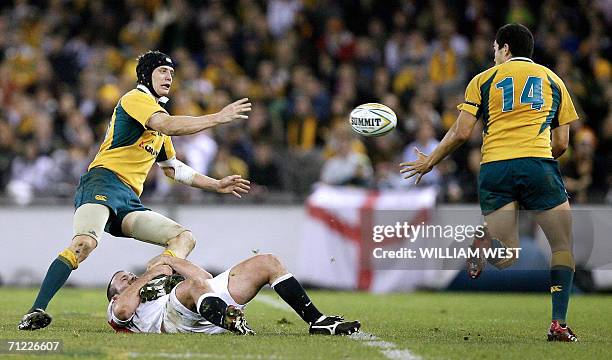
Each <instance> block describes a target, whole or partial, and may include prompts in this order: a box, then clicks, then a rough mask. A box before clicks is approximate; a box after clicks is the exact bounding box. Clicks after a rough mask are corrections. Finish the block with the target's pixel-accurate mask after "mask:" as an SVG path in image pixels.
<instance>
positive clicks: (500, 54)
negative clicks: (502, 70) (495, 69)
mask: <svg viewBox="0 0 612 360" xmlns="http://www.w3.org/2000/svg"><path fill="white" fill-rule="evenodd" d="M507 47H508V46H507V45H504V46H503V47H501V48H500V47H499V44H497V41H493V50H494V51H495V65H499V64H503V63H505V62H506V60H508V50H507Z"/></svg>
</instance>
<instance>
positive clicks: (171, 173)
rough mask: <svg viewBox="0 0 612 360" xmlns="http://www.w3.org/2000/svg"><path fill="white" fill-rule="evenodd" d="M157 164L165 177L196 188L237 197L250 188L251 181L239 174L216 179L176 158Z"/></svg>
mask: <svg viewBox="0 0 612 360" xmlns="http://www.w3.org/2000/svg"><path fill="white" fill-rule="evenodd" d="M158 164H159V166H161V168H162V170H163V171H164V174H165V175H166V176H167V177H169V178H171V179H173V180H175V181H177V182H180V183H182V184H185V185H189V186H192V187H195V188H198V189H202V190H208V191H215V192H218V193H220V194H232V195H234V196H236V197H238V198H241V197H242V194H247V193H248V192H249V190H251V186H250V184H251V182H250V181H248V180H246V179H243V178H242V177H241V176H240V175H230V176H226V177H224V178H223V179H220V180H217V179H214V178H211V177H209V176H206V175H202V174H200V173H198V172H197V171H195V170H193V169H192V168H191V167H189V166H188V165H186V164H184V163H183V162H181V161H179V160H177V159H170V160H166V161H162V162H159V163H158Z"/></svg>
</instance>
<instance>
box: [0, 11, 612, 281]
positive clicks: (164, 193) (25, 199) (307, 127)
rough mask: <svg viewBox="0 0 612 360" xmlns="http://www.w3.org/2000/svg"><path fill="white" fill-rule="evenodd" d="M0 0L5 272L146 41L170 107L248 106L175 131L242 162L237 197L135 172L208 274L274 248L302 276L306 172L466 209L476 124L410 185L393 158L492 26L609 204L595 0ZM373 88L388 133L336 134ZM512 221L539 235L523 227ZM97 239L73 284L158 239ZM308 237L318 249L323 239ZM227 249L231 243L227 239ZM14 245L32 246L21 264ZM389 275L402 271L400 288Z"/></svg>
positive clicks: (48, 248) (410, 142) (51, 227)
mask: <svg viewBox="0 0 612 360" xmlns="http://www.w3.org/2000/svg"><path fill="white" fill-rule="evenodd" d="M0 9H1V11H0V33H2V34H3V35H2V36H1V37H0V74H1V76H0V104H1V106H0V193H1V197H0V203H1V205H2V206H1V207H0V213H1V214H2V216H1V217H0V227H1V228H2V229H3V233H4V236H3V244H7V245H6V246H8V249H9V250H10V251H4V252H3V255H2V263H3V267H2V272H1V273H0V276H2V277H3V279H1V280H2V281H3V283H5V284H10V285H29V284H34V283H37V282H39V281H40V280H41V279H42V276H43V274H44V271H45V270H46V266H47V264H48V262H49V261H50V260H51V259H52V258H53V257H54V256H55V255H56V254H57V252H58V251H59V250H61V249H62V248H63V246H65V245H66V244H67V243H68V241H69V239H70V236H71V225H70V224H71V215H72V208H71V204H72V196H73V194H74V190H75V187H76V184H77V183H78V179H79V177H80V175H81V174H82V173H83V172H84V171H85V170H86V167H87V165H88V164H89V162H90V161H91V159H92V158H93V156H94V155H95V153H96V151H97V150H98V144H99V143H100V141H101V139H102V138H103V136H104V133H105V131H106V127H107V125H108V121H109V117H110V114H111V113H112V110H113V108H114V106H115V105H116V103H117V100H118V99H119V97H120V96H121V95H122V94H123V93H124V92H126V91H127V90H129V89H131V88H133V87H134V84H135V73H134V69H135V64H136V62H135V59H136V57H137V56H138V55H139V54H140V53H143V52H145V51H146V50H148V49H159V50H161V51H164V52H166V53H168V54H170V55H171V56H172V58H173V59H174V60H175V61H176V62H177V63H178V67H177V69H176V76H175V79H174V84H173V86H172V90H171V106H172V110H171V113H172V114H187V115H199V114H203V113H210V112H214V111H218V110H220V108H221V107H222V106H223V105H225V104H227V103H229V102H230V101H231V100H233V99H238V98H241V97H249V98H250V99H252V101H253V103H254V108H253V111H252V112H251V114H250V116H249V119H248V120H247V121H244V122H239V121H236V122H233V123H232V124H230V125H227V126H219V127H217V128H215V129H213V130H212V131H207V132H204V133H201V134H198V135H194V136H188V137H180V138H179V137H175V138H174V142H175V146H176V148H177V152H178V157H179V158H181V159H183V160H184V161H185V162H186V163H188V164H189V165H191V166H192V167H193V168H195V169H197V170H198V171H200V172H202V173H205V174H209V175H210V176H214V177H222V176H225V175H229V174H233V173H238V174H241V175H242V176H243V177H245V178H248V179H250V180H251V181H252V183H253V189H252V192H251V194H249V195H248V196H245V197H244V198H243V199H241V200H234V199H231V198H230V197H222V196H219V195H216V194H210V193H204V192H201V191H197V190H194V189H189V188H186V187H184V186H181V185H173V184H171V183H169V182H168V181H167V180H166V179H165V177H163V176H161V175H162V174H161V171H159V169H157V168H154V169H153V171H152V172H151V174H150V177H149V178H148V180H147V183H146V185H145V190H144V193H143V201H144V203H145V205H148V206H150V207H152V208H154V209H156V210H158V211H161V212H163V213H166V214H168V215H170V216H172V217H174V218H176V219H178V220H179V221H181V222H183V223H184V224H185V225H186V226H187V227H190V228H192V229H193V230H194V233H195V235H196V237H197V238H198V239H199V245H198V247H197V250H196V252H195V253H194V255H193V257H192V258H193V259H194V261H196V262H198V263H200V264H202V265H204V266H206V267H207V268H211V267H212V270H216V271H218V270H221V269H222V268H223V267H224V266H228V265H230V264H231V263H233V262H235V261H237V260H239V259H240V258H244V257H246V256H248V255H249V254H252V253H256V252H259V251H274V252H276V253H279V255H281V257H283V258H284V259H285V260H286V261H287V262H288V263H289V265H290V267H294V268H296V274H297V275H306V270H300V269H309V268H313V266H312V262H311V261H312V257H310V258H308V257H307V258H304V256H305V255H312V254H315V255H316V254H317V253H318V251H320V248H314V247H312V246H311V247H305V245H308V244H310V245H312V243H314V242H316V241H313V239H312V232H311V229H310V228H307V229H304V222H306V221H310V220H312V219H309V218H308V216H309V214H310V212H309V211H308V204H310V203H311V202H310V200H312V195H311V194H312V193H313V191H316V189H320V188H322V187H324V186H325V185H322V184H327V185H333V186H335V188H334V189H336V190H337V192H335V193H334V194H335V195H338V196H339V197H338V199H337V203H336V204H337V205H338V206H341V205H343V204H346V202H345V201H346V199H345V198H342V197H341V196H340V195H341V194H342V193H343V192H344V191H349V192H351V191H357V192H360V194H362V195H363V194H370V193H373V192H377V193H380V194H385V193H386V194H390V195H389V196H392V197H396V196H399V197H402V196H404V198H406V199H411V197H412V196H413V195H414V196H430V199H429V200H431V202H430V203H431V207H432V208H434V206H437V208H438V209H440V208H441V209H452V204H460V205H465V204H472V205H469V206H468V207H469V208H470V209H475V208H476V205H475V203H476V201H477V195H476V180H477V173H478V162H479V159H480V149H479V147H480V145H481V137H480V133H479V131H474V133H473V137H472V138H471V139H470V140H469V141H468V143H466V144H465V145H464V146H463V147H462V148H461V149H460V150H459V151H457V152H456V153H455V154H454V155H453V156H451V157H450V158H449V159H447V160H445V161H444V162H443V163H442V164H440V166H439V167H438V168H437V169H436V170H435V171H433V172H432V173H430V174H428V175H427V176H426V177H425V178H424V182H423V184H422V185H421V186H420V187H419V188H414V187H413V185H412V184H411V182H407V181H401V178H400V177H399V174H398V167H397V164H398V163H399V162H401V161H405V160H409V159H410V157H411V156H412V148H413V147H414V146H415V145H417V146H418V147H419V148H420V149H422V150H423V151H424V152H426V153H427V152H430V151H431V150H432V149H433V148H434V147H435V145H436V144H437V142H438V140H439V139H441V137H442V136H443V134H444V132H445V131H446V130H447V129H448V128H449V126H450V125H451V124H452V123H453V121H454V120H455V118H456V115H457V111H456V108H455V106H456V105H457V104H458V103H459V102H461V100H462V98H463V91H464V89H465V85H466V84H467V82H468V81H469V79H470V78H471V77H472V76H474V75H475V74H477V73H479V72H480V71H482V70H484V69H485V68H487V67H489V66H491V65H492V64H493V52H492V40H493V39H494V35H495V31H496V29H497V28H498V27H499V26H500V25H502V24H504V23H507V22H521V23H523V24H525V25H527V26H528V27H530V29H531V30H532V31H533V32H534V35H535V39H536V49H535V55H534V60H535V61H536V62H538V63H540V64H543V65H546V66H548V67H549V68H551V69H552V70H553V71H555V72H556V73H557V74H558V75H559V76H560V77H561V78H562V79H563V80H564V81H565V83H566V85H567V87H568V89H569V91H570V93H571V94H572V98H573V100H574V103H575V105H576V107H577V109H578V112H579V115H580V119H581V120H580V121H577V122H574V123H572V131H571V145H570V149H569V150H568V152H567V153H566V154H565V155H564V156H563V157H562V158H561V159H560V164H561V168H562V172H563V174H564V177H565V182H566V185H567V188H568V191H569V193H570V196H571V202H572V203H573V204H574V205H577V206H583V208H584V207H585V206H586V207H588V208H592V207H593V206H596V208H597V209H602V211H608V214H609V210H610V203H612V191H611V189H610V188H609V185H610V183H611V182H612V153H611V146H612V113H611V112H610V106H611V104H612V82H611V81H610V76H611V72H612V67H611V64H610V50H611V44H610V38H609V33H608V32H607V29H609V27H610V22H611V21H612V5H611V4H610V2H609V1H605V0H602V1H554V0H547V1H544V2H542V3H541V4H536V3H535V2H528V1H520V0H513V1H501V2H495V5H492V3H491V2H487V1H481V0H471V1H333V2H323V1H292V0H271V1H207V2H196V1H192V2H190V1H182V0H179V1H155V0H150V1H144V0H143V1H138V0H132V1H125V2H121V1H111V2H106V1H59V0H56V1H49V2H45V1H13V2H5V3H3V5H1V7H0ZM371 101H376V102H381V103H384V104H386V105H388V106H390V107H391V108H392V109H394V110H395V112H396V113H397V115H398V128H397V129H396V131H394V132H393V133H391V134H389V135H386V136H384V137H381V138H373V139H366V138H363V137H358V136H356V135H355V134H353V133H352V132H351V131H350V128H349V127H348V121H347V115H348V113H349V112H350V110H351V109H352V108H353V107H354V106H356V105H358V104H360V103H364V102H371ZM432 189H433V190H434V191H435V193H434V195H433V197H431V196H432V195H431V192H430V190H432ZM402 194H403V195H402ZM423 194H425V195H423ZM309 196H310V197H309ZM429 200H427V201H429ZM424 201H425V200H424ZM409 202H410V200H407V201H406V203H409ZM331 207H332V208H333V207H334V206H333V204H332V205H331ZM399 209H402V207H401V206H400V207H399ZM527 233H528V235H527V237H528V238H537V237H538V236H537V232H536V231H534V228H533V227H532V226H528V231H527ZM106 240H107V243H106V244H102V246H100V247H99V249H97V250H96V252H95V253H94V254H93V255H92V257H90V259H88V260H87V261H86V262H85V263H84V264H83V266H82V267H81V269H80V270H79V271H77V272H75V274H73V276H72V277H71V280H70V281H73V282H74V283H76V284H90V285H99V284H102V283H104V282H105V281H106V278H107V276H106V273H108V275H109V276H110V274H112V273H113V272H114V270H115V269H116V267H120V266H128V267H130V268H131V269H133V268H134V266H135V265H134V264H136V263H138V264H143V263H144V261H146V259H147V258H148V257H151V256H153V255H155V254H156V253H157V252H159V249H157V248H154V247H152V246H149V245H145V244H142V243H136V242H133V241H126V240H125V239H122V240H118V239H111V237H110V236H109V235H105V241H106ZM315 240H318V243H319V244H321V247H323V248H325V243H324V239H315ZM103 242H104V241H103ZM228 247H235V248H240V249H241V251H242V252H241V253H237V252H233V253H232V254H228V251H227V249H228ZM336 250H338V249H336ZM344 250H346V252H344ZM338 251H339V253H340V255H337V254H336V255H333V256H332V257H331V258H330V257H327V258H325V261H324V262H325V264H324V265H325V266H331V270H329V271H336V272H337V271H338V268H337V266H340V265H339V264H341V265H345V266H347V267H349V268H350V267H351V266H355V265H354V264H353V265H351V264H350V263H351V261H353V260H350V259H349V260H346V259H345V260H346V263H343V256H344V255H345V256H346V258H347V259H348V258H350V257H354V256H355V254H353V253H351V251H355V250H354V249H352V250H351V249H340V250H338ZM533 251H534V252H536V253H537V252H539V251H540V250H537V249H534V250H533ZM15 253H28V254H30V255H29V262H28V263H27V264H24V263H23V261H20V260H19V257H15V256H14V254H15ZM233 256H236V257H233ZM110 259H112V260H110ZM353 262H355V261H353ZM357 262H358V261H357ZM330 264H331V265H330ZM109 266H110V268H109ZM325 266H323V265H322V266H321V267H320V268H321V269H322V268H324V267H325ZM334 266H336V267H334ZM326 269H327V268H326ZM587 270H588V269H587ZM326 274H329V272H328V270H321V271H319V272H318V273H316V274H314V275H313V274H311V275H312V276H311V277H310V279H308V280H309V282H311V283H313V284H314V285H320V286H329V287H338V288H349V289H353V288H361V289H364V287H363V286H362V285H363V284H362V283H361V280H360V279H359V276H360V275H359V274H357V275H351V274H346V279H347V280H346V282H341V283H339V284H338V283H329V282H328V279H329V275H326ZM343 276H344V275H343ZM366 276H367V274H366ZM436 276H437V275H436ZM585 276H586V280H585V282H584V283H583V284H582V285H583V286H584V288H585V289H587V290H593V289H594V288H597V287H598V286H594V285H593V284H592V277H591V276H590V272H589V271H586V272H585ZM100 277H102V279H101V278H100ZM339 277H342V276H339ZM425 277H426V275H423V277H422V278H425ZM307 278H308V277H307ZM394 278H395V280H393V281H395V282H394V284H398V285H397V286H395V287H393V286H391V287H390V288H386V289H387V290H389V289H390V290H410V289H412V288H415V287H422V286H424V283H423V282H419V281H418V279H417V280H414V281H412V280H407V279H406V276H405V275H396V276H394ZM422 278H421V277H420V278H419V279H422ZM527 279H528V277H523V278H522V279H519V280H518V281H517V282H513V283H512V286H516V285H517V284H519V285H520V284H523V285H525V284H526V283H528V282H527ZM429 280H430V281H429V282H425V285H426V287H436V288H445V287H447V286H449V284H450V282H451V280H452V279H449V280H447V281H445V282H444V284H443V285H439V284H437V285H435V286H434V285H432V284H434V283H435V282H434V281H431V279H429ZM531 280H533V278H532V279H531ZM540 280H541V281H540V282H538V283H537V284H536V285H535V286H532V287H529V286H524V287H521V286H518V287H516V289H531V290H534V289H537V290H541V289H543V288H545V281H546V280H545V277H543V278H542V279H540ZM589 281H591V283H589ZM406 282H408V283H410V284H411V285H410V286H402V285H401V284H404V285H405V284H406ZM577 282H578V284H580V281H579V280H577ZM604 283H606V281H604ZM504 284H507V283H504ZM585 284H586V285H585ZM607 284H608V285H607V286H610V280H609V279H608V280H607ZM599 288H601V287H599ZM604 288H605V286H604ZM366 289H367V287H366Z"/></svg>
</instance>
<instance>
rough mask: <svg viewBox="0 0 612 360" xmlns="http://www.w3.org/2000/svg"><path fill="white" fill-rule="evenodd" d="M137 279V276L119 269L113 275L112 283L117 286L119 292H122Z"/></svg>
mask: <svg viewBox="0 0 612 360" xmlns="http://www.w3.org/2000/svg"><path fill="white" fill-rule="evenodd" d="M137 279H138V276H136V275H134V273H131V272H128V271H121V272H119V273H117V275H115V278H114V279H113V285H114V286H115V287H116V288H117V291H118V292H119V294H121V293H122V292H123V290H125V289H126V288H127V287H128V286H130V285H131V284H132V283H133V282H134V281H136V280H137Z"/></svg>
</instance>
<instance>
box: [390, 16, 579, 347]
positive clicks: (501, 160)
mask: <svg viewBox="0 0 612 360" xmlns="http://www.w3.org/2000/svg"><path fill="white" fill-rule="evenodd" d="M533 44H534V40H533V35H532V34H531V32H530V31H529V29H527V28H526V27H525V26H523V25H520V24H508V25H504V26H502V27H501V28H500V29H499V30H498V32H497V35H496V36H495V41H494V43H493V49H494V51H495V66H493V67H492V68H490V69H488V70H485V71H483V72H482V73H480V74H478V75H476V76H475V77H474V78H473V79H472V80H471V81H470V83H469V84H468V86H467V89H466V91H465V101H464V102H463V103H462V104H460V105H459V106H458V109H459V110H460V111H461V113H460V114H459V117H458V118H457V121H456V122H455V123H454V124H453V126H452V127H451V128H450V129H449V131H448V132H447V133H446V135H445V136H444V139H442V141H441V142H440V144H439V145H438V146H437V147H436V149H435V150H434V151H433V152H432V153H431V154H430V155H425V154H423V153H421V152H420V151H418V149H416V151H417V155H418V159H417V160H416V161H411V162H406V163H402V164H400V166H402V167H404V168H403V169H402V170H401V173H406V174H407V175H406V178H410V177H412V176H417V180H416V182H417V183H418V182H419V180H420V179H421V177H423V175H425V174H427V173H428V172H429V171H431V169H432V168H433V167H434V166H435V165H436V164H438V163H439V162H440V161H441V160H442V159H444V158H445V157H446V156H448V155H449V154H450V153H452V152H453V151H455V150H456V149H457V148H458V147H459V146H461V144H463V143H464V142H465V141H466V140H467V139H468V138H469V137H470V135H471V133H472V129H473V128H474V125H475V124H476V121H477V120H478V118H479V117H481V116H482V121H483V125H484V127H483V132H482V136H483V145H482V161H481V165H480V174H479V177H478V192H479V194H478V197H479V200H480V208H481V210H482V213H483V215H484V217H485V224H486V227H485V230H486V231H485V234H486V236H484V237H483V238H476V239H474V244H473V245H472V246H473V247H475V248H479V249H482V248H517V247H518V246H519V238H518V209H519V206H521V207H523V208H524V209H526V210H536V211H537V214H536V221H537V222H538V224H539V225H540V227H541V228H542V230H543V231H544V234H545V235H546V238H547V239H548V242H549V244H550V249H551V252H552V257H551V264H550V277H551V287H550V293H551V297H552V322H551V325H550V328H549V331H548V340H549V341H577V340H578V338H577V337H576V335H575V334H574V333H573V332H572V330H571V329H570V328H569V327H567V326H566V321H565V320H566V315H567V307H568V303H569V297H570V292H571V290H572V280H573V276H574V255H573V246H572V235H571V234H572V230H571V229H572V215H571V212H570V205H569V202H568V200H567V192H566V191H565V186H564V185H563V180H562V178H561V173H560V171H559V165H558V164H557V161H556V159H557V158H558V157H559V156H561V155H562V154H563V153H564V152H565V150H566V149H567V146H568V143H569V127H570V125H569V124H570V123H571V122H572V121H575V120H577V119H578V115H577V113H576V109H575V108H574V104H573V103H572V99H571V97H570V94H569V92H568V91H567V88H566V87H565V85H564V84H563V81H562V80H561V79H560V78H559V77H558V76H557V75H556V74H555V73H554V72H552V71H551V70H549V69H548V68H546V67H544V66H542V65H538V64H536V63H534V62H533V60H531V56H532V55H533ZM551 139H552V140H551ZM487 260H489V262H491V264H492V265H494V266H496V267H498V268H506V267H508V266H510V265H512V263H514V262H515V261H516V257H513V258H509V259H506V258H502V259H487ZM485 265H486V261H485V260H484V259H483V258H482V257H473V258H471V259H469V260H468V274H469V276H470V277H471V278H473V279H475V278H478V277H479V276H480V274H481V273H482V270H483V269H484V267H485Z"/></svg>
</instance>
